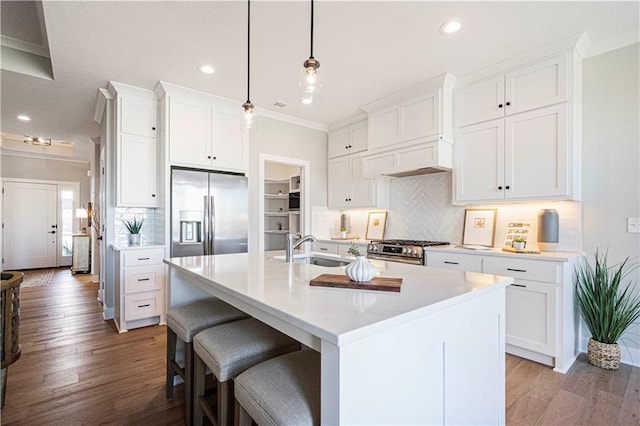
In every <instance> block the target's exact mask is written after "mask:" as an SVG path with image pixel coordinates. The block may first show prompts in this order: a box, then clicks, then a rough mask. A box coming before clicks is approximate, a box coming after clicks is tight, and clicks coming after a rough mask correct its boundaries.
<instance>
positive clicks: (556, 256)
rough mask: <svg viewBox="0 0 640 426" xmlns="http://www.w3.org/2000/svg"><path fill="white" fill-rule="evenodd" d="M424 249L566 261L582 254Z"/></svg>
mask: <svg viewBox="0 0 640 426" xmlns="http://www.w3.org/2000/svg"><path fill="white" fill-rule="evenodd" d="M425 251H427V252H430V251H439V252H445V253H446V252H448V253H452V252H453V253H463V254H474V255H478V256H503V257H504V256H507V257H514V258H519V259H536V260H552V261H556V262H568V261H569V260H571V259H573V258H576V257H579V256H581V255H582V254H581V253H578V252H572V251H556V252H544V251H543V252H540V253H539V254H538V253H513V252H508V251H503V250H502V249H500V248H492V249H489V250H470V249H466V248H463V247H460V246H456V245H449V246H436V247H427V248H425Z"/></svg>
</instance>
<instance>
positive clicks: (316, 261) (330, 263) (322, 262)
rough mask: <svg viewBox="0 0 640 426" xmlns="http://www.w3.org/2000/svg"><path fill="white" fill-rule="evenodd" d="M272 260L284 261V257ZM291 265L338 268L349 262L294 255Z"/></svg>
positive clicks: (275, 257)
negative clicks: (303, 264)
mask: <svg viewBox="0 0 640 426" xmlns="http://www.w3.org/2000/svg"><path fill="white" fill-rule="evenodd" d="M272 259H277V260H284V256H274V257H273V258H272ZM293 263H306V264H308V265H318V266H326V267H330V268H337V267H340V266H347V265H348V264H349V263H351V262H349V261H346V260H343V259H339V258H335V259H331V258H328V257H319V256H313V255H311V256H308V255H305V254H302V255H300V254H296V255H294V256H293Z"/></svg>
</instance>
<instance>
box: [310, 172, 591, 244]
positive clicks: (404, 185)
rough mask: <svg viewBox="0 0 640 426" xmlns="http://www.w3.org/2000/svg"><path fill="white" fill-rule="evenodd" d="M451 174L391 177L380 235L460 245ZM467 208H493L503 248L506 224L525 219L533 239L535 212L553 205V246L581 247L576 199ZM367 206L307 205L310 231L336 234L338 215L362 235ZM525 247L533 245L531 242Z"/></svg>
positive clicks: (460, 217) (460, 214)
mask: <svg viewBox="0 0 640 426" xmlns="http://www.w3.org/2000/svg"><path fill="white" fill-rule="evenodd" d="M451 179H452V174H451V173H446V172H445V173H435V174H430V175H422V176H413V177H406V178H402V179H394V180H392V181H391V199H390V207H389V210H388V214H387V228H386V233H385V238H406V239H418V240H436V241H448V242H450V243H452V244H461V243H462V232H463V227H464V212H465V207H464V206H454V205H452V204H451V200H452V186H451ZM467 208H496V209H497V211H498V214H497V217H496V228H495V243H494V247H502V245H503V244H504V241H505V236H506V229H507V225H508V223H509V222H530V223H531V225H532V229H531V235H532V236H533V242H534V243H535V236H536V234H537V220H538V211H539V210H540V209H549V208H553V209H556V210H557V211H558V213H559V216H560V243H559V244H558V250H561V251H580V247H581V240H580V238H581V237H580V236H581V227H580V223H581V209H580V203H579V202H539V203H505V204H491V205H482V206H467ZM368 212H369V210H348V211H347V210H345V211H342V212H341V211H340V210H328V209H327V208H326V207H316V206H314V207H313V209H312V227H313V233H314V234H315V235H317V236H318V237H320V238H329V237H332V236H337V235H339V228H340V214H341V213H349V214H350V215H351V225H352V230H351V234H353V235H359V236H360V237H361V238H363V239H364V238H365V233H366V222H367V215H368ZM528 248H535V246H533V245H532V244H529V245H528Z"/></svg>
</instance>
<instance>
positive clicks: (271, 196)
mask: <svg viewBox="0 0 640 426" xmlns="http://www.w3.org/2000/svg"><path fill="white" fill-rule="evenodd" d="M288 196H289V193H286V194H264V198H282V199H287V197H288Z"/></svg>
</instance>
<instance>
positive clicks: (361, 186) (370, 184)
mask: <svg viewBox="0 0 640 426" xmlns="http://www.w3.org/2000/svg"><path fill="white" fill-rule="evenodd" d="M350 163H351V164H350V179H349V181H350V182H351V195H350V197H349V207H351V208H356V207H372V206H374V205H375V201H376V200H375V190H374V187H375V184H376V183H375V181H374V180H373V179H370V178H366V177H364V175H363V170H362V158H360V157H356V158H351V159H350Z"/></svg>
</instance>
